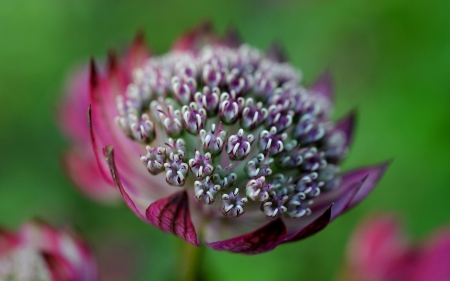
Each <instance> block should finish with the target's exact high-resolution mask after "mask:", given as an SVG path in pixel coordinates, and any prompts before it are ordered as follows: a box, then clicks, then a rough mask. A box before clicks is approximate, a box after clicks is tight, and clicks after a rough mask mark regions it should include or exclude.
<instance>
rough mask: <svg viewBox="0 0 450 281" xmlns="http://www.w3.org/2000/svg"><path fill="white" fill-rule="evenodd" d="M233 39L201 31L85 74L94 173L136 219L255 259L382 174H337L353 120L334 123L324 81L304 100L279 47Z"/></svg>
mask: <svg viewBox="0 0 450 281" xmlns="http://www.w3.org/2000/svg"><path fill="white" fill-rule="evenodd" d="M236 38H237V37H236V36H235V33H229V34H227V35H225V36H223V37H218V36H216V35H215V34H214V33H213V32H212V31H211V27H210V26H209V25H208V24H206V25H201V26H199V27H197V28H196V29H194V30H193V31H191V32H189V33H187V34H186V35H184V36H182V37H181V38H180V39H178V40H177V41H176V43H175V44H174V46H173V48H172V50H171V51H170V52H169V53H167V54H164V55H161V56H153V57H150V58H148V59H143V60H140V61H139V63H137V64H135V67H134V68H133V69H132V70H131V69H130V68H129V66H128V63H127V59H125V61H124V62H123V63H122V62H119V60H118V59H117V58H116V57H115V56H110V62H109V67H108V68H107V70H106V73H104V74H101V73H100V72H99V71H98V70H97V67H96V65H95V64H94V62H91V72H90V87H91V88H90V89H91V95H90V101H91V106H90V109H89V124H90V131H91V139H92V143H93V147H94V153H95V155H96V158H97V160H98V163H99V167H100V169H101V173H102V174H103V175H104V176H105V177H106V180H107V181H114V182H115V184H116V185H117V187H118V188H119V190H120V192H121V194H122V196H123V198H124V199H125V201H126V202H127V204H128V206H129V207H130V208H131V209H132V210H133V211H134V212H135V213H136V214H137V215H138V216H139V217H140V218H141V219H143V220H144V221H146V222H149V223H151V224H153V225H155V226H157V227H158V228H160V229H161V230H163V231H166V232H171V233H174V234H175V235H177V236H179V237H181V238H183V239H185V240H186V241H188V242H189V243H192V244H194V245H199V235H200V234H202V236H203V237H204V240H205V241H206V244H207V245H208V246H210V247H211V248H214V249H217V250H228V251H232V252H242V253H248V254H252V253H260V252H264V251H268V250H271V249H273V248H275V247H276V246H277V245H279V244H281V243H285V242H289V241H295V240H300V239H303V238H306V237H307V236H310V235H312V234H314V233H316V232H317V231H319V230H321V229H322V228H324V227H325V226H326V225H327V224H328V223H329V222H330V221H331V220H333V219H334V218H336V217H337V216H338V215H339V214H340V213H342V212H343V211H345V210H347V209H349V208H351V207H353V206H354V205H355V204H357V203H358V202H359V201H361V200H362V199H363V198H364V197H365V196H366V195H367V194H368V193H369V192H370V191H371V190H372V188H373V187H374V186H375V184H376V183H377V181H378V180H379V178H380V177H381V175H382V174H383V172H384V170H385V168H386V165H385V164H383V165H379V166H375V167H369V168H363V169H359V170H357V171H353V172H350V173H346V174H341V173H340V171H339V166H340V163H341V161H342V160H343V159H344V157H345V156H346V154H347V150H348V146H349V144H350V142H351V138H352V132H353V123H354V114H353V113H351V114H349V115H348V116H346V117H344V118H343V119H342V120H341V121H338V122H337V123H335V122H333V121H332V120H331V119H330V112H331V107H332V103H333V101H332V90H331V85H330V77H329V75H328V74H325V75H324V76H322V77H321V78H320V79H319V80H318V81H317V83H315V84H314V85H313V86H312V87H311V88H310V89H307V88H305V87H304V86H302V84H301V73H300V71H299V70H297V69H296V68H295V67H294V66H292V65H291V64H289V63H287V62H285V61H284V56H283V55H282V54H281V52H280V50H279V48H278V47H274V48H271V50H270V51H268V52H267V53H264V52H262V51H260V50H258V49H256V48H253V47H251V46H249V45H246V44H241V43H240V42H239V41H237V39H236ZM131 49H139V50H140V49H141V48H136V47H132V48H131ZM131 56H134V54H133V53H131ZM136 57H142V56H139V55H136ZM134 61H137V60H134ZM102 149H103V153H104V155H102V152H101V151H102ZM103 157H105V158H106V162H105V161H104V158H103ZM108 169H109V170H110V172H111V175H112V178H111V177H108V176H106V175H107V170H108Z"/></svg>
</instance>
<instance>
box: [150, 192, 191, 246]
mask: <svg viewBox="0 0 450 281" xmlns="http://www.w3.org/2000/svg"><path fill="white" fill-rule="evenodd" d="M145 215H146V217H147V219H148V221H150V222H151V223H152V224H153V225H154V226H156V227H158V228H159V229H161V230H162V231H165V232H169V233H173V234H175V235H177V236H178V237H180V238H182V239H184V240H185V241H186V242H189V243H191V244H192V245H194V246H199V243H198V239H197V233H196V232H195V228H194V225H193V224H192V221H191V217H190V212H189V202H188V195H187V192H186V191H180V192H178V193H175V194H174V195H171V196H169V197H166V198H163V199H160V200H158V201H156V202H154V203H152V204H151V205H150V206H149V207H148V208H147V210H146V212H145Z"/></svg>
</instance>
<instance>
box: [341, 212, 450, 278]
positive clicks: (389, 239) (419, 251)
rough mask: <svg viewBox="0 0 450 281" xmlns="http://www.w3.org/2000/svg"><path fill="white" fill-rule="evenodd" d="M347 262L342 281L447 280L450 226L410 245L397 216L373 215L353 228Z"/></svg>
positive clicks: (449, 273) (448, 272)
mask: <svg viewBox="0 0 450 281" xmlns="http://www.w3.org/2000/svg"><path fill="white" fill-rule="evenodd" d="M347 263H348V264H347V267H348V268H347V270H346V271H345V274H344V275H343V276H342V278H341V279H340V280H343V281H344V280H345V281H406V280H407V281H447V280H450V267H449V264H450V229H449V228H447V229H441V230H439V231H437V232H436V234H435V235H434V236H432V237H430V238H428V239H427V240H426V241H424V242H422V243H420V244H413V243H411V241H410V239H409V237H407V235H406V234H404V233H403V229H402V227H401V224H400V222H399V219H398V218H397V217H395V216H393V215H389V214H383V215H378V216H374V217H371V218H369V219H367V220H366V221H365V222H363V223H362V224H361V225H360V226H359V227H358V228H357V229H356V230H355V232H354V235H353V237H352V238H351V239H350V242H349V245H348V259H347Z"/></svg>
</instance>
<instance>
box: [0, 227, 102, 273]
mask: <svg viewBox="0 0 450 281" xmlns="http://www.w3.org/2000/svg"><path fill="white" fill-rule="evenodd" d="M0 280H14V281H31V280H33V281H97V280H98V277H97V265H96V262H95V260H94V258H93V256H92V253H91V251H90V250H89V248H88V246H87V245H86V244H85V243H84V242H83V241H82V240H80V239H79V238H78V237H76V236H75V235H74V234H72V233H68V232H64V231H58V230H56V229H53V228H52V227H50V226H48V225H45V224H43V223H37V222H29V223H26V224H24V225H23V226H22V228H21V229H20V231H19V232H17V233H12V232H8V231H6V230H0Z"/></svg>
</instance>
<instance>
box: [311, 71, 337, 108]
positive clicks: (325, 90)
mask: <svg viewBox="0 0 450 281" xmlns="http://www.w3.org/2000/svg"><path fill="white" fill-rule="evenodd" d="M311 90H312V91H313V92H315V93H316V94H318V95H320V96H322V97H324V98H325V99H326V100H328V101H333V99H334V90H333V81H332V77H331V72H330V71H329V70H327V71H325V72H324V73H322V74H321V75H320V76H319V78H318V79H317V80H316V82H314V83H313V85H312V87H311Z"/></svg>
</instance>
